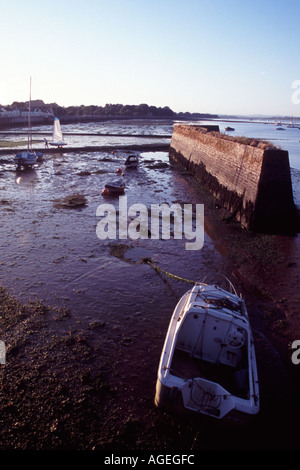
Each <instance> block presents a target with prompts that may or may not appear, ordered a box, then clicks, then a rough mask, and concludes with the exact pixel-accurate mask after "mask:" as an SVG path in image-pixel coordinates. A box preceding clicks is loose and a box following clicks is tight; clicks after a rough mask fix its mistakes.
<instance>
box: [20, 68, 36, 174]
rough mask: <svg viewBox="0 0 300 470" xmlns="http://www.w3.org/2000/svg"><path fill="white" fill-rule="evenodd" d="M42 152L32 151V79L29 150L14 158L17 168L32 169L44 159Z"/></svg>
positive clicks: (29, 110) (29, 111)
mask: <svg viewBox="0 0 300 470" xmlns="http://www.w3.org/2000/svg"><path fill="white" fill-rule="evenodd" d="M42 156H43V154H42V153H41V152H37V153H36V152H34V151H33V150H32V130H31V77H30V91H29V109H28V137H27V150H24V151H23V152H18V153H17V154H16V155H15V156H14V162H15V163H16V165H17V168H21V167H24V168H31V167H32V165H34V164H35V163H36V162H37V161H38V160H40V159H41V158H42Z"/></svg>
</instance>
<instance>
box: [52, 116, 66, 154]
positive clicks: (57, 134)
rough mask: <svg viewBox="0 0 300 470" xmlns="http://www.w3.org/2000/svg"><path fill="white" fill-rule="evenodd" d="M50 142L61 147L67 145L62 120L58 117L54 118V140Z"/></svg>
mask: <svg viewBox="0 0 300 470" xmlns="http://www.w3.org/2000/svg"><path fill="white" fill-rule="evenodd" d="M48 144H49V145H53V146H54V147H58V148H61V147H62V146H63V145H67V143H66V142H65V141H64V138H63V135H62V130H61V127H60V122H59V119H58V118H57V117H55V118H54V123H53V135H52V140H51V142H48Z"/></svg>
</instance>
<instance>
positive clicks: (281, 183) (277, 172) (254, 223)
mask: <svg viewBox="0 0 300 470" xmlns="http://www.w3.org/2000/svg"><path fill="white" fill-rule="evenodd" d="M209 127H210V126H208V128H206V129H205V128H203V127H201V126H191V125H182V124H178V125H176V126H175V127H174V132H173V135H172V140H171V146H170V158H171V160H173V161H176V162H178V163H180V164H181V165H183V166H184V167H185V168H186V169H187V170H189V171H190V172H191V173H192V174H194V175H195V177H196V178H197V179H198V180H199V181H201V182H202V183H203V184H204V185H205V186H206V187H207V188H208V189H209V190H210V191H211V192H212V193H213V194H214V196H215V197H216V198H217V199H218V200H219V201H220V203H221V204H222V205H223V206H224V207H226V208H227V209H229V210H230V211H231V213H232V214H233V215H234V216H235V217H236V219H237V220H239V221H240V222H241V223H242V224H243V225H244V226H245V227H247V228H249V229H253V230H259V231H267V232H285V231H286V230H285V228H287V227H288V226H289V227H290V225H291V224H293V219H294V218H295V207H294V202H293V194H292V184H291V176H290V166H289V157H288V152H287V151H285V150H279V149H276V148H274V147H272V146H271V145H268V144H266V143H260V144H259V145H257V144H255V145H254V144H253V145H249V144H245V143H241V142H239V141H238V140H239V139H233V138H232V137H231V138H226V137H224V136H222V135H221V134H220V133H219V132H216V126H211V128H209ZM283 228H284V230H282V229H283ZM289 230H290V228H289V229H288V231H289Z"/></svg>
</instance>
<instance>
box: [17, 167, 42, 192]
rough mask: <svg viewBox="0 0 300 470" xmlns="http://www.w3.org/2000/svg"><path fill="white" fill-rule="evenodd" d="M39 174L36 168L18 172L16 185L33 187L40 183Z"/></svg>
mask: <svg viewBox="0 0 300 470" xmlns="http://www.w3.org/2000/svg"><path fill="white" fill-rule="evenodd" d="M38 179H39V178H38V174H37V171H36V170H35V169H34V168H30V169H27V168H25V169H20V170H17V171H16V183H17V184H18V185H19V186H24V187H32V186H33V185H34V184H36V183H37V182H38Z"/></svg>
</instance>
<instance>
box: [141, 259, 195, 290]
mask: <svg viewBox="0 0 300 470" xmlns="http://www.w3.org/2000/svg"><path fill="white" fill-rule="evenodd" d="M141 261H142V262H143V263H146V264H149V266H151V267H152V268H153V269H154V270H155V271H157V272H162V273H164V274H166V275H167V276H169V277H171V278H173V279H176V281H184V282H187V283H189V284H197V281H192V280H190V279H186V278H184V277H180V276H176V275H175V274H172V273H169V272H168V271H165V270H164V269H161V268H159V267H158V266H156V265H155V264H153V263H152V261H151V259H150V258H142V259H141Z"/></svg>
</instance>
